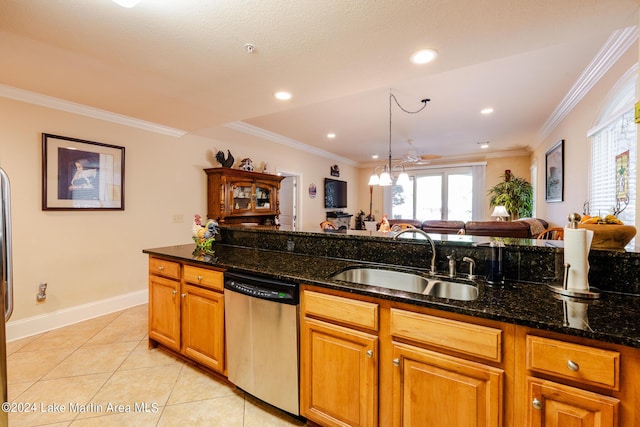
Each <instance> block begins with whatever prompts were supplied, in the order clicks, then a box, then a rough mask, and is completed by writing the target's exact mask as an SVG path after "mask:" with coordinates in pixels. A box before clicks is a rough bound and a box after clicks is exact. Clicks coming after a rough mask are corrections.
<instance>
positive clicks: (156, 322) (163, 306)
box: [149, 275, 180, 350]
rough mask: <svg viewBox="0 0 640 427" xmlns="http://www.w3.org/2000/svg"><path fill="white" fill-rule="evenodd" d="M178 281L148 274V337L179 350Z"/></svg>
mask: <svg viewBox="0 0 640 427" xmlns="http://www.w3.org/2000/svg"><path fill="white" fill-rule="evenodd" d="M179 290H180V282H178V281H176V280H170V279H167V278H164V277H159V276H155V275H150V276H149V338H151V339H153V340H155V341H158V342H159V343H162V344H164V345H166V346H167V347H170V348H172V349H174V350H180V297H179V295H178V292H179Z"/></svg>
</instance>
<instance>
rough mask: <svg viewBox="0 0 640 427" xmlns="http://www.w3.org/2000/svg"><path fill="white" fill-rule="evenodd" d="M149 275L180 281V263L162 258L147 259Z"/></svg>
mask: <svg viewBox="0 0 640 427" xmlns="http://www.w3.org/2000/svg"><path fill="white" fill-rule="evenodd" d="M149 274H156V275H160V276H166V277H171V278H172V279H180V263H179V262H175V261H167V260H166V259H162V258H153V257H151V258H149Z"/></svg>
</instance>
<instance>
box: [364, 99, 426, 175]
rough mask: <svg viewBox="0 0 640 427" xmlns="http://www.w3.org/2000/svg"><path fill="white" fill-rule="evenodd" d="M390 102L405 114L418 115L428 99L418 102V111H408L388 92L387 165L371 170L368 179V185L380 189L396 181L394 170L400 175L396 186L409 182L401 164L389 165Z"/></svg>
mask: <svg viewBox="0 0 640 427" xmlns="http://www.w3.org/2000/svg"><path fill="white" fill-rule="evenodd" d="M391 100H393V101H395V103H396V105H397V106H398V107H399V108H400V109H401V110H402V111H404V112H405V113H408V114H416V113H419V112H420V111H422V110H424V109H425V107H426V106H427V102H429V101H430V99H427V98H425V99H422V100H420V102H422V104H423V105H422V107H420V108H419V109H418V110H416V111H408V110H405V109H404V108H403V107H402V105H400V103H399V102H398V100H397V99H396V97H395V95H394V94H393V93H392V92H391V91H390V92H389V160H388V163H387V164H385V165H384V166H378V167H376V168H375V169H374V170H373V174H371V177H370V178H369V185H379V186H381V187H387V186H389V185H391V184H393V180H394V179H396V178H395V176H394V170H396V169H399V170H400V173H399V175H398V177H397V179H396V185H407V184H409V183H410V180H409V175H408V174H407V172H405V170H404V165H403V164H402V163H398V164H396V165H393V166H392V165H391V125H392V120H391V112H392V108H391V107H392V104H391ZM379 168H382V172H381V173H380V175H378V174H377V172H376V171H377V170H378V169H379Z"/></svg>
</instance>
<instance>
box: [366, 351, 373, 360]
mask: <svg viewBox="0 0 640 427" xmlns="http://www.w3.org/2000/svg"><path fill="white" fill-rule="evenodd" d="M367 357H368V358H369V359H371V358H372V357H373V350H367Z"/></svg>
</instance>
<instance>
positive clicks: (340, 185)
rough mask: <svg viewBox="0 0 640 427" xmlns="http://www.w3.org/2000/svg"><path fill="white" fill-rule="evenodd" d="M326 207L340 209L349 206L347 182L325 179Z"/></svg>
mask: <svg viewBox="0 0 640 427" xmlns="http://www.w3.org/2000/svg"><path fill="white" fill-rule="evenodd" d="M324 207H325V209H338V208H346V207H347V182H346V181H340V180H337V179H332V178H325V179H324Z"/></svg>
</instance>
